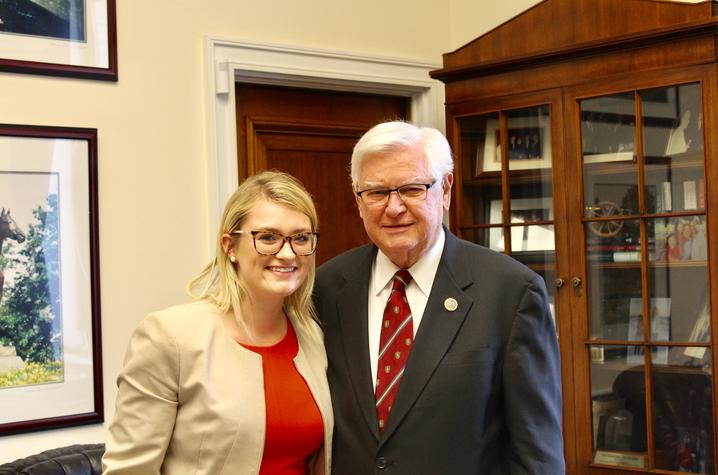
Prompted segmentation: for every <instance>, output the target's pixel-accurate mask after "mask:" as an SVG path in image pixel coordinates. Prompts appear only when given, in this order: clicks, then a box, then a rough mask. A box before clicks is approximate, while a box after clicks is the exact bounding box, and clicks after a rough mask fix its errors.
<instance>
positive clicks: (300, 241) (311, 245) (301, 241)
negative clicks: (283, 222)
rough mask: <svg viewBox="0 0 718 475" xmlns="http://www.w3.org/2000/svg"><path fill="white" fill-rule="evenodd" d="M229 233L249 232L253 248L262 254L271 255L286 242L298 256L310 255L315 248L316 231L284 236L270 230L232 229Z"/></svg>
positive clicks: (317, 235)
mask: <svg viewBox="0 0 718 475" xmlns="http://www.w3.org/2000/svg"><path fill="white" fill-rule="evenodd" d="M230 234H251V235H252V240H253V241H254V250H255V251H257V253H258V254H261V255H263V256H273V255H275V254H277V253H278V252H279V251H281V250H282V248H283V247H284V243H285V242H288V243H289V247H290V248H292V252H294V254H296V255H298V256H311V255H312V254H314V251H316V250H317V242H318V241H319V234H318V233H297V234H292V235H291V236H285V235H284V234H281V233H273V232H271V231H242V230H237V231H232V232H231V233H230Z"/></svg>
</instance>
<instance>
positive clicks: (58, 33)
mask: <svg viewBox="0 0 718 475" xmlns="http://www.w3.org/2000/svg"><path fill="white" fill-rule="evenodd" d="M115 17H116V15H115V0H93V1H91V2H90V1H85V0H64V1H60V2H50V1H30V0H16V1H9V0H0V71H9V72H15V73H29V74H43V75H49V76H68V77H76V78H83V79H100V80H105V81H117V26H116V20H115Z"/></svg>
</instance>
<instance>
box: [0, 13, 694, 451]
mask: <svg viewBox="0 0 718 475" xmlns="http://www.w3.org/2000/svg"><path fill="white" fill-rule="evenodd" d="M691 1H696V0H691ZM535 3H537V2H536V1H533V0H512V1H511V2H507V1H505V0H482V1H481V2H478V1H476V0H450V2H449V3H448V4H447V3H446V2H442V1H438V0H413V1H409V0H365V1H363V2H359V3H357V2H350V1H348V0H343V1H342V0H313V1H311V2H310V1H307V0H305V1H299V0H273V1H265V2H261V1H255V0H204V1H202V2H198V1H194V0H152V1H146V0H120V1H118V2H117V8H118V11H117V17H118V40H119V45H118V50H119V76H120V80H119V82H118V83H104V82H99V81H90V80H75V79H64V78H45V77H41V76H32V75H19V74H9V73H0V122H2V123H11V124H39V125H55V126H77V127H96V128H98V129H99V196H100V209H99V217H100V263H101V299H102V336H103V348H102V349H103V371H104V391H105V413H106V419H108V420H109V418H111V417H112V414H113V412H114V399H115V391H116V390H115V378H116V376H117V373H118V372H119V370H120V367H121V363H122V357H123V354H124V351H125V346H126V344H127V340H128V338H129V335H130V333H131V331H132V329H133V328H134V327H135V325H136V324H137V322H138V321H139V320H140V319H141V318H142V317H143V316H144V315H145V314H146V313H147V312H148V311H150V310H153V309H157V308H161V307H164V306H167V305H171V304H173V303H176V302H179V301H182V300H184V299H185V296H184V293H183V288H184V284H185V282H186V281H187V279H188V278H189V277H190V276H191V275H192V274H193V273H194V272H196V271H197V270H198V269H199V268H200V266H201V265H202V264H203V263H204V262H205V260H206V259H207V257H208V253H207V251H208V249H209V246H210V244H209V240H210V238H211V236H212V235H213V233H214V230H210V229H207V226H206V223H207V221H208V209H207V180H206V177H205V171H206V160H207V159H208V157H207V154H206V146H205V139H206V137H205V124H204V116H205V109H204V107H205V105H204V103H203V98H204V89H203V88H204V84H203V79H202V67H203V66H202V65H203V57H202V54H203V53H202V36H203V35H206V34H207V35H213V36H221V37H227V38H233V39H238V40H247V41H260V42H271V43H280V44H290V45H297V46H303V47H311V48H327V49H332V50H340V51H346V52H352V53H358V54H363V55H381V56H390V57H396V58H405V59H415V60H419V61H422V62H440V61H441V54H442V53H444V52H448V51H451V50H453V49H456V48H458V47H459V46H461V45H463V44H465V43H467V42H468V41H470V40H472V39H474V38H475V37H476V36H478V35H480V34H482V33H484V32H486V31H488V30H489V29H491V28H493V27H494V26H496V25H498V24H500V23H503V22H504V21H506V20H508V19H510V18H511V17H513V16H514V15H516V14H518V13H520V12H521V11H522V10H524V9H525V8H528V7H529V6H531V5H533V4H535ZM357 5H360V7H359V8H358V7H357ZM0 401H1V398H0ZM0 410H2V407H0ZM105 430H106V425H99V424H97V425H91V426H85V427H78V428H72V429H63V430H54V431H44V432H38V433H33V434H24V435H16V436H8V437H2V438H0V463H2V462H6V461H10V460H13V459H15V458H19V457H23V456H26V455H30V454H32V453H35V452H38V451H40V450H45V449H48V448H53V447H59V446H62V445H68V444H71V443H90V442H101V441H104V437H105Z"/></svg>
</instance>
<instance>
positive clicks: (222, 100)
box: [204, 36, 445, 256]
mask: <svg viewBox="0 0 718 475" xmlns="http://www.w3.org/2000/svg"><path fill="white" fill-rule="evenodd" d="M204 47H205V65H204V66H205V85H204V89H205V94H206V95H205V97H206V104H207V147H208V160H207V179H208V189H207V191H208V204H209V214H208V215H209V223H208V224H209V229H210V230H211V231H212V232H214V230H216V229H218V226H219V218H220V214H221V212H222V207H223V206H224V203H225V202H226V201H227V199H228V198H229V196H230V195H231V194H232V193H233V192H234V190H235V189H236V188H237V174H238V171H237V135H236V119H235V118H236V108H235V94H234V87H233V85H234V84H235V83H236V82H245V83H253V84H271V85H282V86H295V87H308V88H313V89H327V90H335V91H348V92H366V93H373V94H388V95H396V96H402V97H407V98H410V99H411V111H410V114H411V120H412V122H414V123H416V124H417V125H422V126H428V127H434V128H437V129H439V130H441V131H444V120H445V115H444V85H443V83H441V82H439V81H437V80H434V79H431V78H430V77H429V72H430V71H432V70H435V69H438V68H440V67H441V66H442V65H441V64H440V63H426V62H421V61H415V60H411V59H402V58H391V57H380V56H363V55H358V54H355V53H349V52H343V51H333V50H325V49H312V48H300V47H296V46H287V45H280V44H270V43H256V42H245V41H236V40H231V39H226V38H219V37H213V36H206V37H205V38H204ZM209 252H210V256H212V255H214V252H215V250H214V243H213V242H212V243H211V249H210V251H209Z"/></svg>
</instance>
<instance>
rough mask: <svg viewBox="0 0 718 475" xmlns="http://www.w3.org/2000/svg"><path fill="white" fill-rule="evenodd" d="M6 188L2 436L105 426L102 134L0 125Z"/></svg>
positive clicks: (1, 177)
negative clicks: (10, 229) (11, 224)
mask: <svg viewBox="0 0 718 475" xmlns="http://www.w3.org/2000/svg"><path fill="white" fill-rule="evenodd" d="M0 190H2V193H0V207H3V208H4V209H5V210H12V217H13V219H14V221H15V223H16V225H17V226H18V227H19V228H20V229H21V230H22V231H23V233H24V235H25V239H24V240H15V241H8V240H6V241H5V242H4V243H3V249H2V250H3V253H2V256H0V269H1V270H2V272H3V273H4V276H5V282H4V289H3V296H2V302H1V303H0V350H1V351H0V406H1V407H2V408H3V410H2V411H0V435H8V434H15V433H19V432H27V431H35V430H41V429H51V428H57V427H67V426H73V425H79V424H87V423H93V422H97V423H99V422H102V420H103V406H102V354H101V332H100V293H99V292H100V283H99V258H98V252H99V247H98V217H97V210H98V208H97V130H96V129H85V128H65V127H42V126H21V125H4V124H0ZM3 362H4V363H8V362H10V363H14V364H9V365H8V364H2V363H3Z"/></svg>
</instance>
